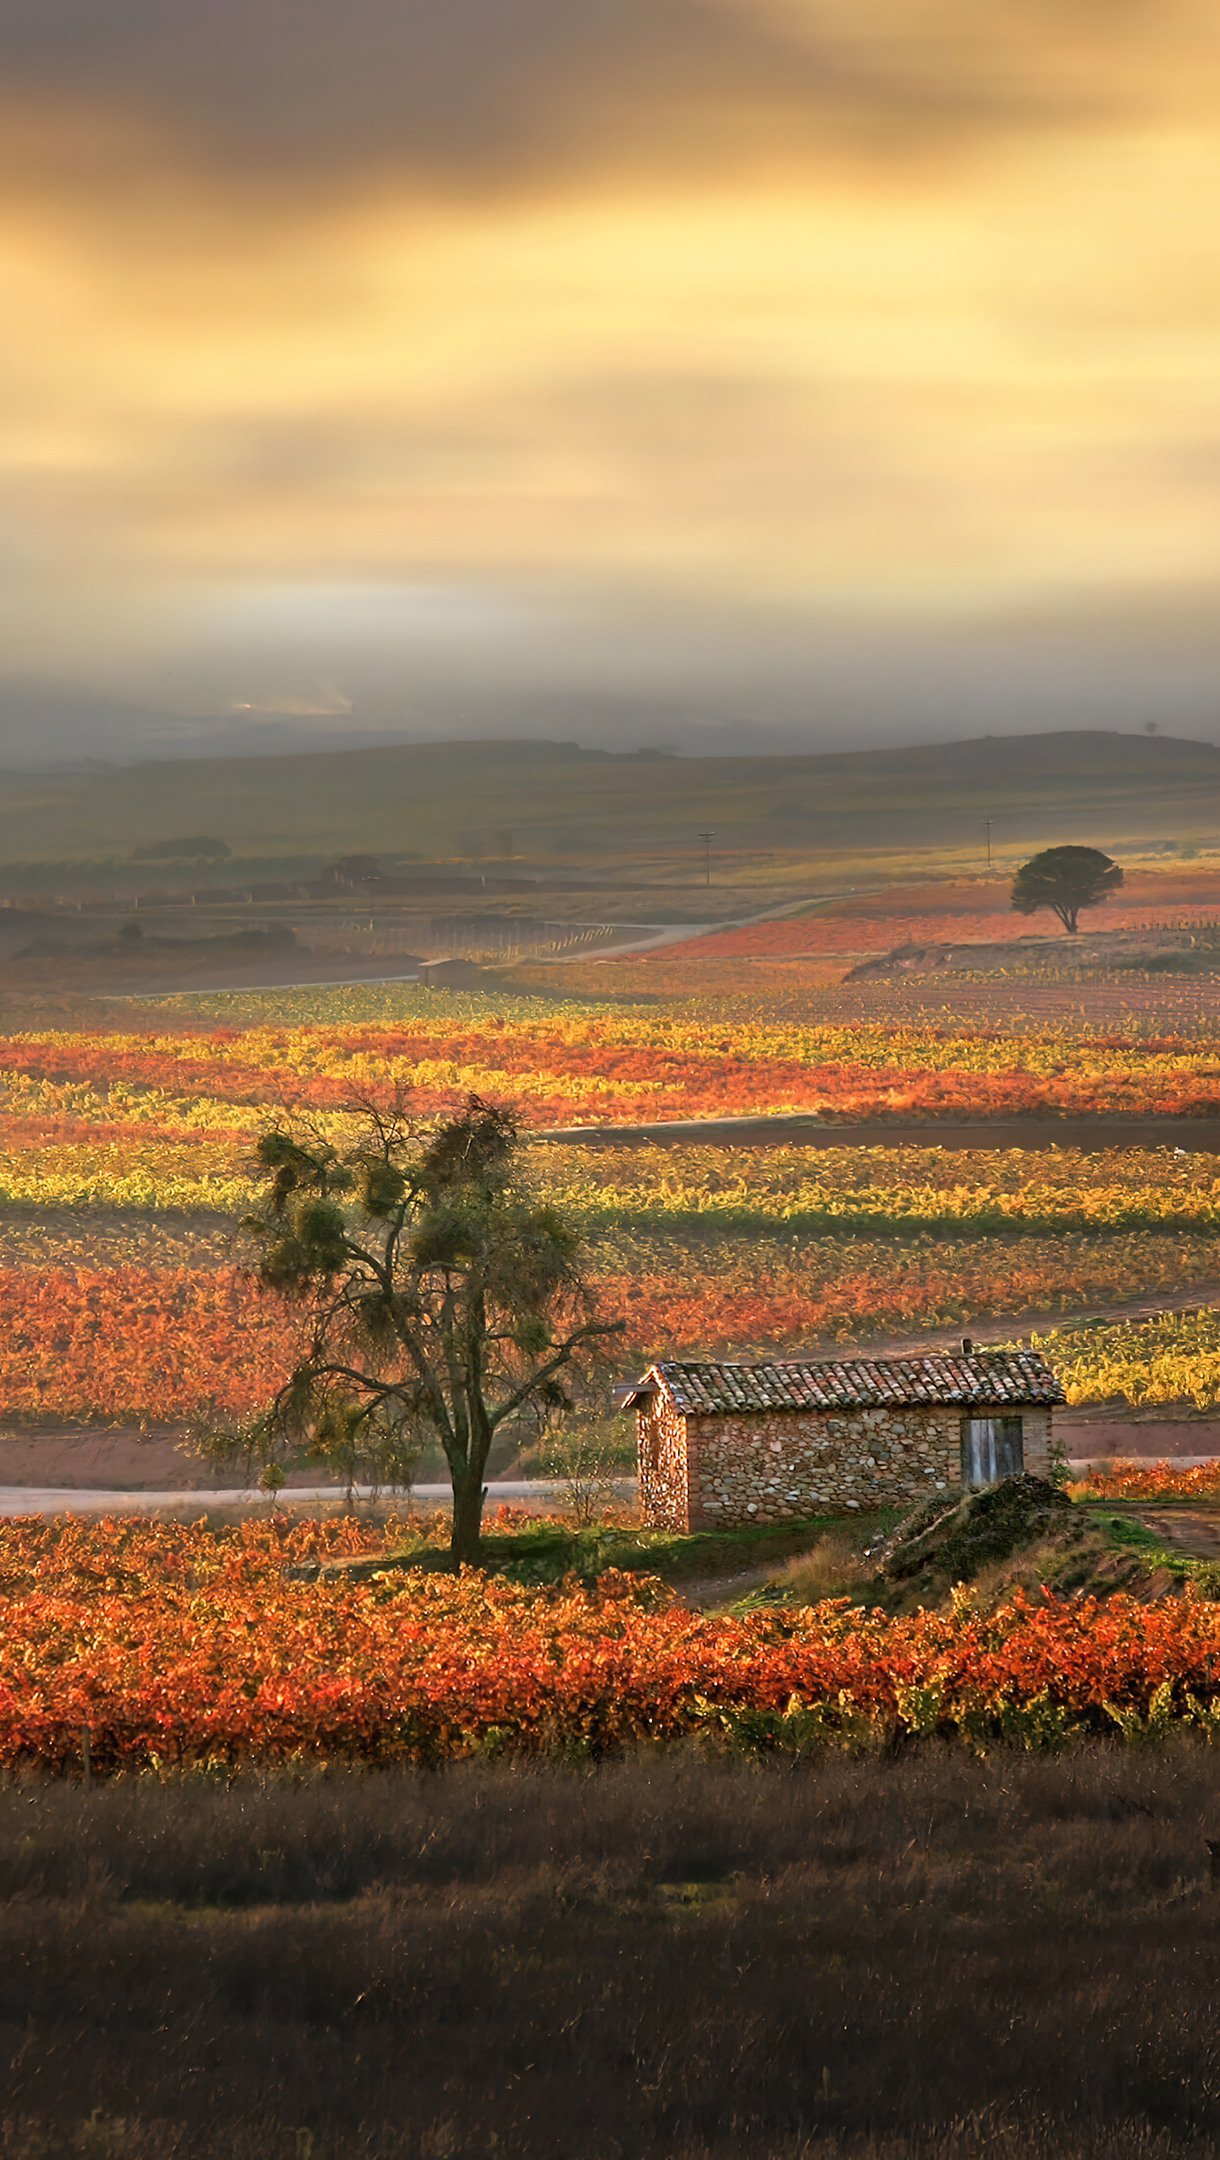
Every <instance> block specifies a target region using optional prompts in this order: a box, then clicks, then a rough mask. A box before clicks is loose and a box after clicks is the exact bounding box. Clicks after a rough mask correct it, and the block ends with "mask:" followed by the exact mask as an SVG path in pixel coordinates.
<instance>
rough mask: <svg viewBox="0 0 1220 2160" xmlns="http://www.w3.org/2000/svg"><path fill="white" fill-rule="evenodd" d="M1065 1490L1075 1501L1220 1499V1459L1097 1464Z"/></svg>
mask: <svg viewBox="0 0 1220 2160" xmlns="http://www.w3.org/2000/svg"><path fill="white" fill-rule="evenodd" d="M1067 1490H1068V1491H1069V1492H1070V1494H1071V1495H1072V1498H1073V1499H1074V1500H1220V1457H1217V1458H1214V1459H1213V1460H1212V1461H1211V1462H1200V1463H1176V1462H1110V1463H1098V1464H1096V1465H1094V1466H1093V1467H1092V1468H1091V1469H1090V1470H1089V1471H1088V1474H1087V1475H1086V1476H1085V1477H1083V1478H1081V1479H1080V1480H1079V1481H1078V1482H1076V1483H1074V1484H1071V1485H1069V1486H1068V1488H1067Z"/></svg>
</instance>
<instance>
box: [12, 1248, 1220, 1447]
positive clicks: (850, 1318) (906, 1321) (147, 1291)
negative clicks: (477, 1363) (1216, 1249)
mask: <svg viewBox="0 0 1220 2160" xmlns="http://www.w3.org/2000/svg"><path fill="white" fill-rule="evenodd" d="M1189 1267H1193V1268H1194V1269H1196V1270H1199V1271H1200V1272H1202V1271H1203V1270H1206V1269H1214V1267H1215V1260H1214V1256H1213V1254H1212V1253H1211V1251H1210V1248H1209V1246H1208V1244H1207V1243H1206V1241H1204V1240H1198V1241H1195V1244H1194V1245H1192V1246H1191V1247H1190V1248H1188V1249H1187V1248H1184V1247H1183V1246H1182V1245H1181V1244H1179V1243H1178V1242H1177V1241H1166V1240H1158V1239H1156V1238H1147V1237H1141V1236H1132V1237H1117V1238H1107V1239H1098V1240H1086V1239H1079V1238H1076V1239H1072V1238H1024V1239H1022V1240H1021V1242H1020V1244H1019V1245H1018V1246H1017V1247H1016V1249H1015V1250H1014V1249H1013V1248H1012V1247H1011V1246H1009V1245H1008V1244H1006V1242H1005V1241H1003V1240H1001V1239H991V1240H983V1239H978V1240H975V1241H974V1242H973V1243H972V1244H966V1245H940V1244H938V1243H936V1242H930V1243H927V1244H924V1245H912V1246H907V1247H903V1246H893V1245H885V1244H873V1243H863V1242H852V1243H847V1244H844V1245H831V1244H821V1245H815V1246H812V1247H810V1248H807V1249H805V1250H804V1251H802V1252H799V1253H797V1254H795V1255H793V1256H792V1257H791V1258H790V1259H788V1258H784V1257H783V1256H780V1257H779V1258H776V1257H774V1256H772V1255H770V1254H764V1253H763V1252H762V1251H761V1250H760V1249H759V1248H758V1247H757V1246H753V1247H752V1246H750V1245H745V1246H734V1245H731V1244H722V1245H718V1246H710V1247H704V1248H700V1249H696V1250H695V1251H693V1252H691V1253H689V1254H688V1255H686V1256H685V1262H684V1258H683V1255H682V1254H681V1253H679V1252H675V1253H673V1254H672V1255H671V1256H670V1257H669V1264H668V1265H667V1266H664V1267H662V1266H657V1267H654V1268H651V1269H650V1268H642V1269H640V1270H638V1271H631V1272H628V1271H626V1270H625V1269H622V1268H615V1267H613V1266H606V1267H604V1268H603V1269H599V1270H598V1272H597V1273H596V1275H595V1278H594V1280H595V1284H596V1288H597V1291H598V1295H599V1298H600V1301H601V1305H602V1308H603V1310H604V1311H605V1312H606V1313H607V1314H608V1315H610V1316H611V1317H622V1318H624V1319H625V1320H626V1322H627V1335H626V1338H625V1341H624V1344H623V1350H622V1356H623V1362H624V1364H625V1365H630V1364H632V1363H633V1362H640V1361H646V1360H648V1359H649V1358H652V1357H655V1356H657V1355H658V1354H659V1353H660V1352H661V1351H662V1350H667V1351H673V1352H682V1351H686V1352H688V1353H690V1354H694V1353H698V1352H703V1353H709V1354H714V1353H717V1352H718V1353H720V1354H722V1355H727V1354H730V1353H732V1354H736V1355H745V1356H749V1355H751V1354H758V1355H766V1354H768V1353H773V1352H774V1351H775V1350H776V1349H781V1348H782V1349H791V1347H792V1346H793V1345H810V1344H813V1343H817V1342H819V1341H820V1342H828V1343H835V1342H844V1343H846V1342H855V1341H867V1339H868V1338H869V1336H870V1335H875V1334H877V1333H879V1332H884V1331H886V1330H891V1331H892V1330H893V1329H895V1328H898V1329H906V1328H909V1329H911V1330H912V1331H914V1330H916V1329H919V1328H921V1327H930V1326H937V1325H941V1326H951V1325H953V1324H954V1323H955V1322H957V1321H960V1320H964V1319H967V1318H969V1317H971V1316H972V1315H979V1314H985V1313H995V1314H997V1315H1018V1314H1021V1313H1032V1314H1051V1313H1054V1312H1057V1311H1063V1310H1073V1309H1078V1308H1079V1306H1080V1304H1081V1303H1082V1301H1084V1300H1086V1299H1088V1298H1102V1297H1107V1296H1108V1297H1127V1296H1130V1295H1131V1293H1132V1290H1133V1289H1144V1290H1146V1291H1154V1292H1155V1291H1171V1290H1176V1289H1179V1288H1180V1287H1181V1285H1182V1284H1183V1282H1184V1281H1186V1280H1188V1279H1189V1274H1188V1268H1189ZM0 1299H2V1300H3V1310H4V1316H5V1325H4V1329H3V1331H2V1332H0V1411H2V1412H3V1413H4V1414H6V1415H7V1416H10V1417H22V1418H55V1419H78V1418H85V1419H95V1420H105V1421H109V1422H114V1423H136V1424H143V1425H169V1424H177V1423H181V1422H183V1421H185V1420H191V1419H195V1418H196V1417H198V1416H199V1415H201V1414H204V1413H206V1412H208V1411H209V1410H215V1411H218V1412H223V1413H226V1414H233V1415H238V1416H244V1415H247V1414H249V1413H250V1412H252V1411H254V1410H257V1409H258V1408H260V1407H262V1406H264V1405H265V1404H266V1403H267V1402H268V1401H269V1400H270V1398H271V1395H272V1394H273V1393H274V1391H275V1389H276V1388H277V1387H279V1386H280V1385H281V1383H282V1382H283V1381H284V1380H285V1379H286V1377H287V1375H288V1371H289V1369H290V1367H291V1365H292V1362H293V1352H294V1348H295V1346H296V1343H297V1339H298V1328H299V1326H300V1319H299V1316H298V1315H297V1314H296V1313H295V1312H294V1311H293V1310H292V1309H291V1308H289V1307H286V1306H284V1305H282V1304H280V1303H279V1302H278V1301H277V1300H275V1299H273V1298H271V1297H266V1296H262V1295H260V1294H259V1293H258V1292H257V1290H256V1289H255V1288H254V1287H253V1286H252V1284H251V1283H250V1282H249V1280H248V1279H247V1278H246V1277H245V1276H244V1275H243V1274H242V1273H241V1271H240V1270H239V1269H237V1268H234V1267H231V1266H216V1267H199V1268H192V1267H182V1266H170V1267H155V1266H154V1267H147V1266H137V1265H121V1266H117V1267H86V1266H74V1267H45V1266H43V1267H38V1268H34V1267H29V1268H26V1267H9V1268H0Z"/></svg>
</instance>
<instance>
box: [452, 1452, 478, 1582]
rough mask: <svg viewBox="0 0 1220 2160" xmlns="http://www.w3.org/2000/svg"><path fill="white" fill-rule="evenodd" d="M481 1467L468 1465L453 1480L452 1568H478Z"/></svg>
mask: <svg viewBox="0 0 1220 2160" xmlns="http://www.w3.org/2000/svg"><path fill="white" fill-rule="evenodd" d="M483 1497H484V1494H483V1465H482V1464H481V1463H480V1464H479V1465H478V1468H477V1469H476V1468H475V1466H474V1465H473V1464H471V1465H469V1466H468V1467H467V1469H466V1470H465V1471H464V1473H463V1474H462V1476H461V1477H460V1478H456V1477H455V1478H454V1480H453V1530H452V1533H451V1535H450V1539H449V1552H450V1556H451V1558H452V1560H453V1564H454V1566H455V1567H477V1566H478V1564H479V1532H480V1530H481V1529H482V1526H483Z"/></svg>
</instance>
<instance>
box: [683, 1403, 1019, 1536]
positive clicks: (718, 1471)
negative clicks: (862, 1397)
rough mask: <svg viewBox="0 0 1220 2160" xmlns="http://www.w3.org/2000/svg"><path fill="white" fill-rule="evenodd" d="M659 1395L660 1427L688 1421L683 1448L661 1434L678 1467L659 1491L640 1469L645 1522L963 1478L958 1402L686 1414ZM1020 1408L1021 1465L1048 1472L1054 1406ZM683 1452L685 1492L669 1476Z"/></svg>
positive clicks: (855, 1499) (922, 1488)
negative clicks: (666, 1408) (667, 1406)
mask: <svg viewBox="0 0 1220 2160" xmlns="http://www.w3.org/2000/svg"><path fill="white" fill-rule="evenodd" d="M660 1401H661V1399H660V1398H657V1405H658V1423H659V1424H661V1425H664V1426H665V1427H666V1430H667V1431H668V1428H669V1427H670V1426H676V1427H679V1428H680V1427H681V1426H682V1425H683V1424H684V1423H685V1428H686V1444H685V1448H684V1449H681V1447H680V1443H679V1441H678V1439H677V1437H676V1436H674V1437H672V1438H670V1439H669V1440H668V1442H667V1447H668V1455H669V1457H670V1458H672V1461H673V1464H674V1466H675V1474H674V1475H672V1476H671V1478H670V1481H669V1483H668V1485H667V1486H665V1487H664V1490H662V1481H661V1478H660V1476H659V1475H658V1476H657V1477H656V1478H655V1479H654V1480H653V1481H652V1483H651V1484H650V1483H647V1482H645V1480H644V1478H643V1474H642V1477H641V1494H642V1498H643V1504H644V1509H645V1517H646V1520H648V1521H650V1522H653V1521H655V1522H664V1523H666V1524H668V1525H670V1526H671V1527H674V1528H678V1527H681V1528H686V1529H691V1530H709V1529H713V1528H715V1527H716V1526H717V1525H718V1524H724V1525H726V1526H727V1525H729V1524H733V1523H745V1522H759V1523H762V1522H781V1521H782V1520H783V1519H784V1517H785V1516H802V1515H815V1514H817V1513H819V1511H820V1510H822V1509H823V1508H832V1509H844V1508H848V1509H855V1508H860V1509H865V1508H876V1507H885V1506H889V1505H892V1504H894V1503H900V1504H901V1503H906V1502H910V1501H912V1500H919V1499H922V1498H923V1497H924V1495H925V1494H926V1493H930V1492H944V1491H946V1490H948V1489H950V1488H952V1487H956V1486H959V1485H960V1484H961V1475H962V1412H961V1411H960V1410H959V1409H955V1408H949V1407H946V1408H944V1409H935V1408H909V1409H908V1408H902V1409H881V1410H843V1411H825V1410H824V1411H810V1412H799V1411H791V1410H788V1411H782V1410H776V1411H769V1412H759V1413H757V1414H754V1415H750V1416H742V1417H691V1418H688V1419H686V1420H685V1421H684V1420H682V1419H681V1418H679V1417H677V1416H676V1415H674V1413H673V1412H672V1411H670V1412H669V1413H668V1416H666V1414H665V1413H664V1412H661V1411H660ZM1001 1414H1002V1413H1001ZM979 1415H986V1412H985V1411H982V1410H980V1412H979ZM1020 1415H1021V1418H1022V1421H1023V1425H1024V1443H1025V1467H1026V1469H1027V1470H1045V1469H1046V1467H1047V1465H1048V1461H1049V1451H1050V1432H1051V1414H1050V1412H1049V1410H1035V1409H1026V1410H1023V1411H1022V1412H1021V1413H1020ZM683 1454H684V1455H685V1458H686V1460H685V1465H684V1468H685V1484H686V1492H685V1494H683V1493H682V1491H681V1478H680V1476H679V1475H677V1474H676V1473H677V1465H678V1463H679V1459H680V1455H683ZM642 1464H643V1454H642V1453H641V1468H642ZM653 1490H655V1491H656V1493H657V1503H656V1504H657V1512H656V1513H655V1514H654V1513H653V1512H652V1511H651V1509H652V1506H653V1502H652V1501H651V1498H650V1494H651V1492H652V1491H653ZM683 1502H685V1507H684V1510H683Z"/></svg>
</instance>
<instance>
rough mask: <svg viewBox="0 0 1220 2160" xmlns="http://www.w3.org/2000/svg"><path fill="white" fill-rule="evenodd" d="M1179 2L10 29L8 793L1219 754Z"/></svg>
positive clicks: (69, 10)
mask: <svg viewBox="0 0 1220 2160" xmlns="http://www.w3.org/2000/svg"><path fill="white" fill-rule="evenodd" d="M1218 91H1220V17H1218V13H1217V10H1216V8H1215V5H1214V0H1146V4H1145V0H206V4H201V0H0V385H2V394H0V762H2V761H3V754H4V751H5V749H7V750H8V752H9V754H10V756H11V757H12V758H16V759H22V758H28V757H30V756H35V755H42V754H47V755H50V754H52V753H54V754H61V753H71V754H78V753H81V752H83V753H85V754H90V753H94V754H97V755H113V754H132V753H134V752H139V751H144V750H148V749H152V750H161V749H171V750H172V749H175V748H186V747H197V746H198V745H199V744H201V743H203V744H206V745H208V746H211V747H215V748H224V749H231V748H234V747H238V748H240V747H258V748H265V747H266V746H267V743H268V742H269V741H270V742H274V741H284V742H285V743H287V742H289V741H292V742H293V743H296V742H298V741H303V740H314V739H316V740H318V741H322V740H326V741H332V740H336V739H342V738H343V737H344V735H345V734H350V735H351V736H352V738H353V739H370V738H372V737H374V736H377V735H379V734H389V735H396V736H400V737H404V738H411V737H419V736H421V735H423V736H426V735H436V734H446V733H457V734H460V735H472V734H478V733H480V732H495V733H503V732H505V731H509V732H520V733H532V734H558V735H566V736H571V735H576V736H578V737H579V738H581V739H584V740H598V739H604V740H607V741H614V740H622V741H624V742H634V741H640V742H656V741H665V742H670V741H672V742H675V743H678V744H679V745H682V746H690V747H694V746H699V745H703V746H706V747H720V746H725V745H727V744H729V743H730V742H731V743H733V744H734V745H741V744H743V743H747V742H749V741H756V742H757V743H758V744H759V746H760V747H768V746H774V745H778V744H779V743H781V742H783V743H789V742H801V743H807V744H808V745H809V746H810V747H819V746H822V745H826V746H833V747H839V746H841V745H842V744H844V743H847V742H855V741H859V742H884V741H892V740H909V739H925V740H926V739H931V738H936V737H943V736H955V735H962V734H979V733H985V732H996V731H999V730H1001V729H1005V728H1008V727H1031V728H1044V727H1050V726H1060V725H1068V726H1072V725H1081V724H1084V725H1107V724H1113V725H1117V726H1122V727H1130V726H1139V725H1142V724H1143V723H1144V722H1146V721H1147V720H1149V719H1154V720H1156V721H1157V722H1158V724H1159V725H1161V727H1162V728H1163V729H1164V730H1165V731H1166V732H1170V731H1176V732H1182V733H1187V734H1196V735H1215V734H1220V699H1218V698H1217V685H1218V683H1220V632H1218V631H1217V629H1216V627H1215V626H1216V622H1217V619H1218V618H1217V609H1216V583H1217V575H1218V572H1217V565H1218V564H1220V544H1218V543H1220V485H1218V483H1220V277H1218V275H1217V272H1218V271H1220V224H1218V222H1217V219H1216V217H1215V207H1214V206H1215V203H1216V201H1217V200H1218V199H1220V131H1217V129H1216V126H1215V112H1216V109H1217V93H1218Z"/></svg>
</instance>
